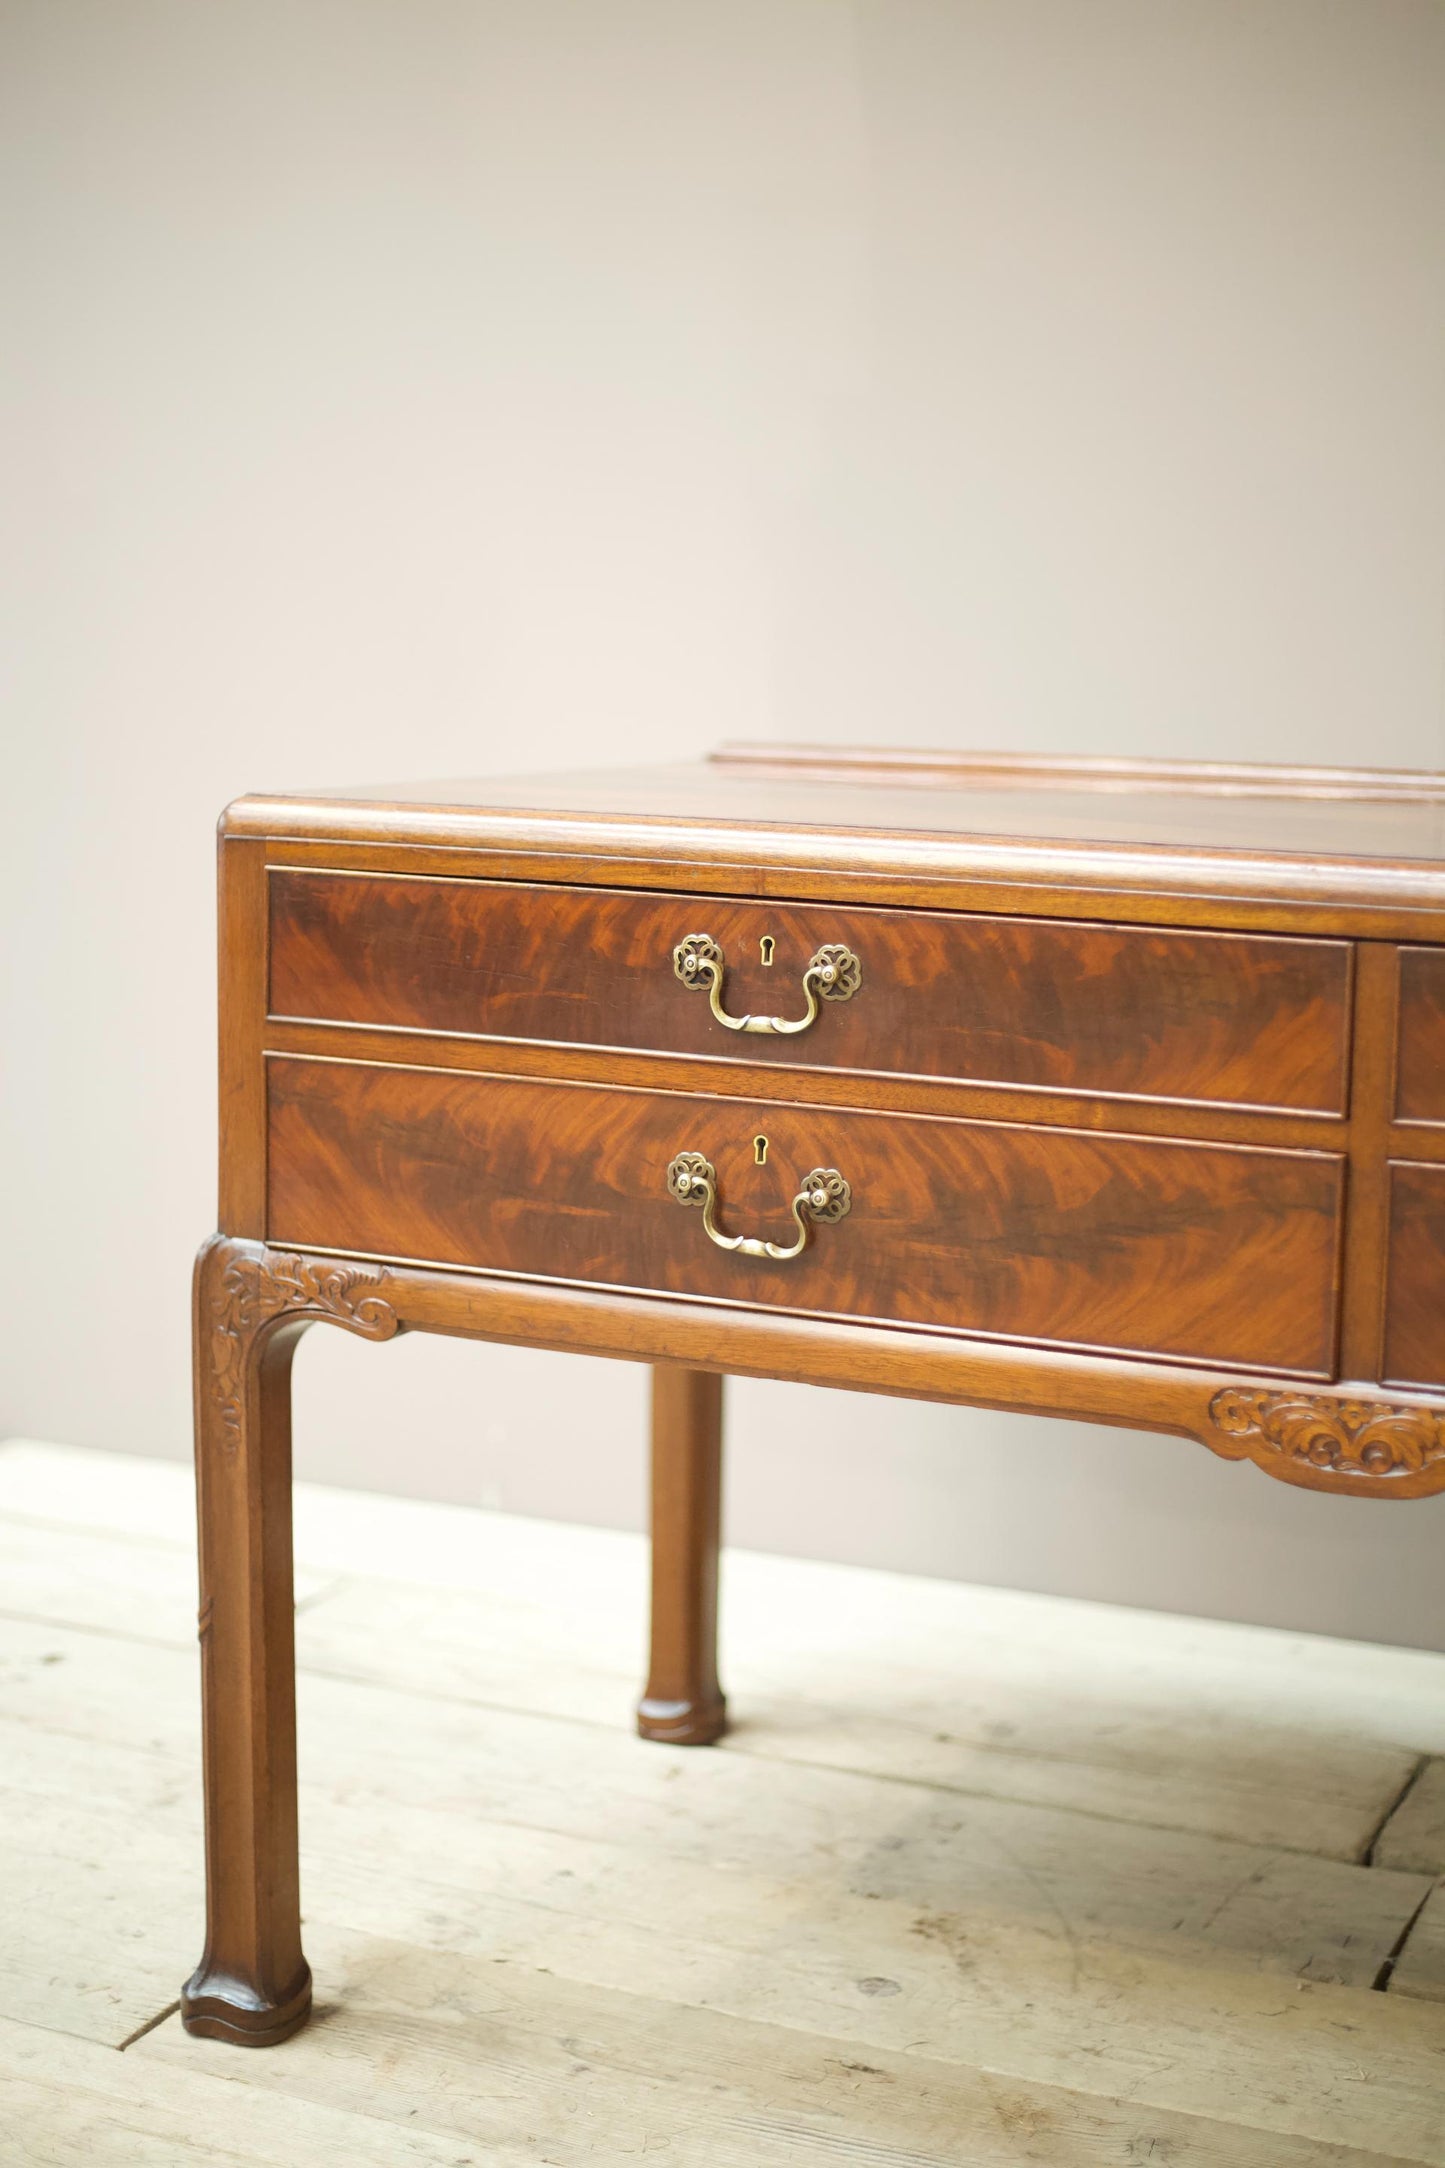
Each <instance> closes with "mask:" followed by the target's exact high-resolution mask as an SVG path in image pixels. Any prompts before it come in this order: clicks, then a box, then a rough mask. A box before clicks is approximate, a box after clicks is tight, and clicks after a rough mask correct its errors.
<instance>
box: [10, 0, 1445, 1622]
mask: <svg viewBox="0 0 1445 2168" xmlns="http://www.w3.org/2000/svg"><path fill="white" fill-rule="evenodd" d="M0 161H3V163H0V222H3V241H0V246H3V265H0V321H3V330H0V348H3V366H4V372H5V393H4V427H5V447H4V473H5V480H4V488H3V505H0V521H3V525H4V550H5V564H4V570H3V591H0V609H3V613H4V617H5V620H6V623H5V631H4V642H3V652H4V664H3V668H4V679H5V684H4V707H3V714H4V731H5V751H4V760H3V768H0V775H3V786H4V788H3V797H4V851H3V864H0V878H3V882H4V890H5V895H4V906H3V908H4V934H3V941H4V953H5V972H6V990H5V995H4V1012H3V1015H4V1021H3V1031H0V1041H3V1052H0V1059H3V1070H4V1074H3V1091H4V1124H5V1128H4V1137H3V1147H0V1148H3V1160H0V1166H3V1180H0V1193H3V1199H4V1217H5V1237H4V1242H3V1246H0V1247H3V1255H0V1270H3V1275H4V1283H5V1284H4V1288H3V1295H0V1318H3V1376H0V1430H4V1431H8V1432H12V1433H18V1432H25V1433H29V1434H31V1435H39V1436H43V1437H49V1438H55V1439H63V1440H75V1441H78V1442H84V1443H87V1444H95V1445H102V1446H110V1447H114V1448H116V1449H117V1450H119V1451H124V1452H138V1453H163V1454H175V1455H180V1454H183V1453H185V1452H186V1451H187V1450H188V1409H187V1397H188V1382H187V1359H188V1354H187V1280H188V1272H189V1262H190V1257H191V1254H192V1252H193V1250H194V1248H195V1246H196V1243H197V1241H198V1240H199V1238H200V1237H201V1236H202V1235H204V1234H205V1233H206V1232H207V1230H208V1229H209V1228H210V1227H211V1226H212V1225H213V1220H214V1202H213V1173H212V1135H213V1111H212V1094H213V1053H212V1001H213V963H212V938H213V912H212V895H211V828H212V822H213V820H214V817H215V815H216V813H217V811H218V809H219V807H220V806H221V805H222V803H223V802H224V801H225V800H226V799H227V798H228V797H231V796H233V795H235V794H236V793H237V792H239V791H241V790H243V789H247V788H276V787H282V786H285V785H288V784H292V783H297V784H308V783H326V782H337V783H341V782H351V781H364V780H367V779H374V778H378V777H386V776H388V775H395V774H398V773H406V774H409V775H427V774H435V775H447V774H457V773H465V772H472V773H477V774H485V773H488V772H492V773H499V772H505V771H507V770H515V769H517V768H519V767H530V768H550V767H560V766H565V765H567V764H569V763H577V762H579V761H585V762H589V763H591V762H596V761H602V760H605V761H615V762H626V761H632V760H637V759H655V758H657V757H660V756H661V757H666V756H677V757H683V756H690V755H692V754H695V753H697V752H698V751H700V750H702V749H703V748H705V747H706V746H707V745H708V744H709V743H710V742H711V741H714V740H716V739H717V738H719V737H722V736H724V735H732V736H739V735H741V736H757V737H771V736H778V737H791V738H797V737H804V738H805V737H808V736H814V737H828V738H840V739H845V740H857V741H866V740H878V741H882V742H885V743H894V744H909V743H915V744H917V743H921V744H930V743H931V744H941V745H989V746H1005V747H1022V748H1040V749H1060V750H1077V749H1087V750H1100V751H1113V752H1124V753H1181V754H1190V755H1211V754H1212V755H1224V756H1242V757H1246V758H1271V757H1272V758H1280V759H1301V758H1302V759H1310V758H1319V759H1323V760H1342V761H1349V760H1355V759H1363V760H1369V761H1372V762H1393V763H1398V764H1412V763H1414V764H1422V765H1428V766H1441V765H1445V704H1442V702H1445V607H1442V604H1445V578H1442V572H1445V366H1442V365H1445V9H1442V7H1441V6H1439V5H1437V4H1435V0H1088V4H1084V0H888V4H884V0H876V4H868V0H570V4H564V0H498V4H489V0H411V4H408V5H404V6H403V5H398V4H380V0H345V4H339V0H301V4H297V0H289V4H286V5H281V4H276V0H244V4H240V0H237V4H226V0H216V4H211V5H207V6H204V7H197V6H195V5H194V4H190V0H176V4H171V5H164V4H155V5H144V4H135V0H88V4H78V0H5V4H4V5H3V6H0ZM646 1382H647V1380H646V1375H645V1373H643V1372H641V1371H639V1370H636V1369H634V1368H632V1367H630V1366H626V1365H621V1364H618V1365H608V1364H602V1363H593V1362H586V1361H581V1360H566V1359H563V1358H559V1357H548V1356H542V1355H536V1354H530V1353H525V1352H519V1351H508V1350H489V1349H483V1348H476V1347H462V1346H458V1345H449V1344H447V1343H444V1342H439V1341H429V1340H426V1339H422V1338H416V1339H412V1340H408V1341H404V1342H402V1343H400V1344H398V1345H396V1346H394V1347H391V1348H388V1349H385V1350H377V1349H373V1348H368V1347H365V1346H362V1345H359V1344H357V1343H354V1342H352V1341H350V1340H348V1339H346V1338H344V1337H343V1336H341V1335H338V1334H333V1335H328V1334H327V1333H325V1332H324V1331H321V1332H316V1333H313V1334H312V1335H311V1336H310V1338H309V1339H308V1341H307V1343H306V1346H305V1348H304V1350H303V1352H302V1355H301V1357H300V1360H299V1363H298V1456H299V1464H300V1469H301V1472H302V1473H303V1474H306V1475H309V1476H314V1477H321V1478H327V1479H333V1480H337V1481H342V1482H350V1483H356V1484H361V1485H365V1486H372V1487H377V1488H382V1489H396V1490H405V1491H409V1492H415V1493H423V1494H427V1495H432V1496H443V1497H452V1498H461V1499H467V1500H474V1501H479V1502H481V1503H484V1504H487V1505H493V1506H502V1507H505V1508H508V1509H514V1510H516V1511H519V1512H526V1513H541V1514H548V1515H555V1516H560V1517H564V1518H571V1519H577V1520H590V1521H603V1522H609V1523H618V1524H624V1525H635V1524H639V1523H640V1520H641V1516H642V1509H643V1498H644V1488H643V1483H644V1462H643V1428H644V1411H645V1387H646ZM731 1393H732V1398H731V1438H732V1445H731V1471H730V1489H729V1505H728V1523H729V1529H730V1533H731V1536H732V1538H733V1540H735V1541H737V1542H742V1543H748V1544H754V1545H761V1546H764V1547H775V1548H781V1549H788V1550H796V1551H803V1552H812V1553H817V1554H822V1555H826V1556H832V1557H841V1558H850V1559H863V1560H871V1561H876V1562H879V1563H885V1564H890V1565H898V1566H903V1567H907V1568H912V1569H917V1570H920V1571H925V1572H932V1573H941V1574H957V1575H963V1576H968V1577H973V1578H977V1579H981V1580H985V1581H994V1582H1001V1583H1009V1584H1017V1585H1021V1586H1027V1587H1033V1588H1046V1589H1059V1590H1068V1591H1071V1592H1078V1593H1083V1594H1087V1595H1098V1596H1106V1597H1112V1598H1117V1599H1121V1600H1123V1601H1125V1602H1129V1603H1137V1604H1147V1605H1158V1606H1163V1607H1165V1608H1170V1609H1174V1608H1179V1609H1185V1610H1195V1611H1201V1612H1212V1613H1217V1614H1220V1615H1223V1616H1227V1617H1237V1618H1246V1619H1255V1620H1270V1621H1278V1622H1281V1623H1289V1624H1295V1625H1299V1626H1304V1627H1310V1628H1321V1629H1327V1630H1335V1631H1344V1632H1348V1633H1356V1634H1362V1635H1371V1636H1378V1637H1381V1638H1386V1639H1397V1640H1400V1641H1406V1642H1419V1643H1423V1644H1426V1645H1429V1646H1433V1647H1445V1609H1442V1605H1441V1601H1440V1593H1439V1592H1440V1587H1441V1573H1440V1561H1441V1551H1442V1545H1445V1507H1442V1506H1441V1505H1439V1504H1438V1503H1437V1504H1435V1505H1432V1506H1417V1507H1415V1508H1413V1509H1411V1510H1409V1511H1402V1510H1400V1509H1398V1508H1395V1509H1388V1508H1372V1507H1367V1506H1359V1505H1355V1506H1351V1505H1348V1504H1342V1503H1339V1502H1336V1501H1332V1500H1324V1499H1319V1498H1312V1497H1308V1496H1304V1495H1299V1494H1295V1493H1292V1492H1289V1491H1286V1490H1284V1489H1283V1488H1281V1487H1278V1486H1274V1485H1271V1484H1268V1483H1266V1482H1265V1481H1264V1480H1263V1479H1261V1478H1260V1477H1258V1476H1256V1475H1254V1474H1253V1473H1252V1472H1250V1471H1247V1470H1243V1469H1238V1468H1232V1467H1228V1466H1226V1465H1224V1464H1221V1463H1218V1462H1216V1461H1214V1460H1212V1459H1211V1458H1210V1457H1209V1456H1208V1455H1207V1454H1205V1453H1203V1452H1201V1451H1199V1450H1197V1449H1191V1448H1190V1447H1188V1446H1186V1445H1184V1444H1181V1443H1179V1442H1178V1441H1175V1440H1166V1439H1154V1438H1148V1437H1139V1436H1134V1435H1129V1434H1124V1433H1115V1432H1111V1431H1106V1430H1089V1429H1085V1428H1083V1427H1082V1426H1067V1425H1049V1424H1045V1423H1041V1422H1037V1421H1033V1420H1028V1419H1024V1418H1018V1417H1003V1416H996V1415H989V1414H980V1413H975V1412H971V1411H967V1410H949V1409H939V1408H930V1407H916V1406H909V1405H907V1404H906V1403H901V1402H890V1401H885V1400H878V1399H868V1398H863V1397H853V1396H846V1395H839V1394H828V1393H821V1392H813V1391H809V1390H807V1389H805V1388H800V1387H788V1386H782V1385H772V1386H768V1385H755V1384H744V1385H738V1386H735V1387H733V1388H731Z"/></svg>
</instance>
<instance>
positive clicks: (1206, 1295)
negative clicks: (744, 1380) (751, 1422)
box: [269, 1059, 1341, 1377]
mask: <svg viewBox="0 0 1445 2168" xmlns="http://www.w3.org/2000/svg"><path fill="white" fill-rule="evenodd" d="M270 1110H271V1111H270V1138H271V1144H270V1164H269V1188H270V1199H271V1205H270V1209H271V1213H272V1229H271V1234H272V1239H273V1240H276V1241H279V1242H284V1243H295V1244H296V1245H298V1246H299V1247H313V1248H316V1247H322V1248H336V1249H339V1250H345V1251H350V1252H356V1253H360V1254H365V1255H375V1256H392V1257H402V1258H415V1259H421V1260H423V1261H435V1262H437V1263H440V1264H460V1265H469V1266H473V1267H477V1268H480V1269H484V1270H490V1271H506V1272H515V1273H520V1274H525V1275H528V1276H535V1277H542V1278H552V1279H565V1280H571V1281H577V1282H581V1283H587V1284H594V1285H600V1286H612V1287H633V1288H639V1289H655V1290H658V1291H660V1292H664V1293H668V1294H672V1295H689V1296H696V1297H703V1298H711V1299H713V1300H715V1301H724V1302H734V1303H736V1302H741V1303H747V1304H761V1305H765V1306H778V1307H782V1308H786V1309H793V1310H799V1311H806V1312H812V1313H816V1314H820V1315H824V1314H827V1315H836V1316H845V1317H859V1318H870V1319H879V1320H883V1321H887V1322H901V1323H905V1324H909V1325H921V1326H927V1327H931V1328H934V1329H938V1330H943V1331H955V1332H975V1333H990V1334H997V1335H1001V1336H1007V1337H1009V1338H1012V1339H1020V1340H1030V1341H1038V1342H1047V1343H1051V1344H1054V1345H1065V1346H1079V1347H1085V1346H1087V1347H1094V1348H1100V1349H1127V1350H1130V1351H1132V1352H1136V1353H1140V1354H1145V1355H1150V1356H1157V1357H1164V1358H1169V1357H1180V1358H1185V1359H1189V1360H1197V1361H1201V1362H1216V1363H1223V1364H1229V1365H1236V1366H1239V1367H1247V1368H1262V1369H1267V1370H1281V1371H1287V1372H1291V1373H1294V1374H1298V1375H1301V1376H1313V1377H1325V1376H1328V1375H1329V1374H1330V1372H1331V1367H1332V1363H1333V1354H1334V1322H1335V1320H1334V1310H1335V1277H1336V1259H1337V1248H1338V1235H1339V1211H1340V1190H1341V1162H1340V1161H1339V1160H1338V1159H1337V1158H1335V1157H1333V1156H1332V1155H1329V1154H1326V1153H1313V1152H1267V1151H1261V1150H1253V1149H1250V1148H1247V1147H1236V1146H1217V1147H1214V1146H1196V1145H1192V1144H1175V1143H1165V1142H1160V1141H1156V1140H1154V1139H1142V1138H1133V1137H1127V1138H1126V1137H1116V1136H1107V1135H1106V1136H1099V1135H1081V1134H1078V1133H1075V1132H1068V1131H1047V1130H1038V1129H1028V1128H1025V1127H1023V1126H1021V1125H1019V1126H1007V1127H1005V1126H996V1125H990V1124H986V1123H971V1122H951V1121H942V1120H937V1119H926V1118H918V1117H908V1118H900V1117H893V1116H884V1115H874V1114H867V1113H859V1112H846V1113H844V1112H838V1111H836V1110H833V1109H826V1110H825V1109H821V1108H807V1107H793V1106H784V1105H779V1104H775V1103H771V1102H768V1101H742V1102H719V1101H714V1100H710V1099H706V1098H701V1097H696V1098H695V1097H691V1096H687V1095H683V1094H670V1093H652V1092H623V1091H616V1090H611V1089H602V1088H597V1087H592V1086H584V1085H557V1084H540V1083H534V1082H531V1081H522V1080H519V1079H515V1078H500V1077H486V1076H457V1075H453V1074H449V1073H443V1072H436V1071H407V1070H398V1069H383V1068H368V1067H364V1066H361V1065H357V1064H351V1063H345V1062H313V1061H296V1060H284V1059H275V1060H273V1061H272V1062H271V1064H270ZM759 1133H762V1134H766V1135H767V1136H768V1137H769V1139H770V1147H769V1153H768V1159H767V1162H766V1164H765V1165H762V1166H759V1165H757V1164H755V1155H754V1147H753V1139H754V1137H755V1135H757V1134H759ZM680 1151H697V1152H702V1153H703V1154H705V1156H706V1157H707V1158H708V1159H710V1160H711V1161H713V1162H714V1164H715V1165H716V1167H717V1170H718V1175H719V1180H720V1186H721V1196H722V1216H723V1220H724V1223H725V1225H726V1226H727V1227H728V1228H729V1230H731V1231H738V1232H746V1233H748V1234H756V1235H762V1236H765V1237H767V1238H768V1239H772V1240H776V1241H779V1242H786V1241H788V1240H789V1239H790V1238H791V1235H792V1233H793V1225H792V1221H791V1219H790V1217H789V1214H788V1211H787V1202H788V1199H789V1198H790V1197H791V1195H792V1192H793V1189H794V1188H795V1187H796V1186H797V1183H798V1182H799V1181H800V1180H801V1178H802V1176H803V1175H804V1173H806V1172H807V1170H808V1169H809V1168H811V1167H813V1166H823V1165H828V1166H836V1167H838V1168H839V1169H840V1170H841V1171H842V1172H843V1173H844V1174H845V1175H846V1177H847V1179H848V1180H849V1182H850V1183H851V1184H852V1186H853V1193H854V1199H855V1202H854V1208H853V1212H852V1215H851V1216H850V1218H849V1219H848V1220H847V1221H845V1222H844V1223H843V1224H841V1225H840V1226H836V1227H825V1228H820V1229H819V1230H818V1231H817V1233H816V1236H815V1238H814V1240H813V1242H812V1243H811V1245H810V1247H809V1248H808V1250H807V1251H806V1252H805V1253H804V1254H803V1256H801V1257H800V1258H798V1259H796V1260H794V1261H792V1262H790V1263H786V1264H782V1263H776V1264H775V1263H772V1262H769V1261H766V1260H758V1259H741V1258H738V1257H735V1256H728V1255H725V1254H723V1253H722V1252H720V1251H717V1250H716V1249H714V1248H712V1247H711V1246H710V1245H709V1243H708V1242H707V1239H706V1236H705V1234H704V1232H703V1229H702V1226H701V1223H700V1215H698V1214H695V1213H692V1212H689V1211H686V1210H684V1209H683V1208H682V1207H681V1206H679V1205H678V1204H677V1203H676V1202H675V1201H674V1200H673V1199H672V1198H671V1197H670V1196H669V1195H668V1192H667V1188H666V1182H665V1174H666V1169H667V1166H668V1163H669V1161H670V1160H671V1159H672V1158H673V1157H674V1155H675V1154H676V1153H678V1152H680Z"/></svg>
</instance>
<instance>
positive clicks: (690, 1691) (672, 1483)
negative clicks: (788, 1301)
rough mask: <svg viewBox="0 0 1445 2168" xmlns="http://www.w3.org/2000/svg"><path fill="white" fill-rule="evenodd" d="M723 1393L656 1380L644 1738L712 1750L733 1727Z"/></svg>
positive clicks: (682, 1375) (708, 1385)
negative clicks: (724, 1577)
mask: <svg viewBox="0 0 1445 2168" xmlns="http://www.w3.org/2000/svg"><path fill="white" fill-rule="evenodd" d="M722 1386H723V1381H722V1379H721V1378H720V1377H717V1376H715V1375H714V1374H713V1373H712V1372H711V1371H706V1370H679V1369H673V1368H671V1367H668V1368H659V1369H656V1370H654V1371H653V1373H652V1658H651V1665H650V1669H649V1672H648V1679H647V1691H646V1693H645V1694H644V1695H643V1698H642V1701H641V1703H640V1704H639V1706H638V1711H637V1728H638V1730H639V1731H640V1732H641V1734H642V1736H643V1738H644V1739H662V1740H667V1741H669V1742H670V1743H671V1744H673V1745H675V1746H709V1745H710V1744H711V1743H712V1741H713V1740H714V1739H717V1738H720V1737H721V1735H722V1733H723V1732H724V1730H725V1729H726V1728H727V1705H726V1703H725V1702H724V1700H723V1695H722V1689H721V1688H720V1687H719V1685H718V1676H717V1582H718V1539H719V1533H720V1528H721V1521H722Z"/></svg>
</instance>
